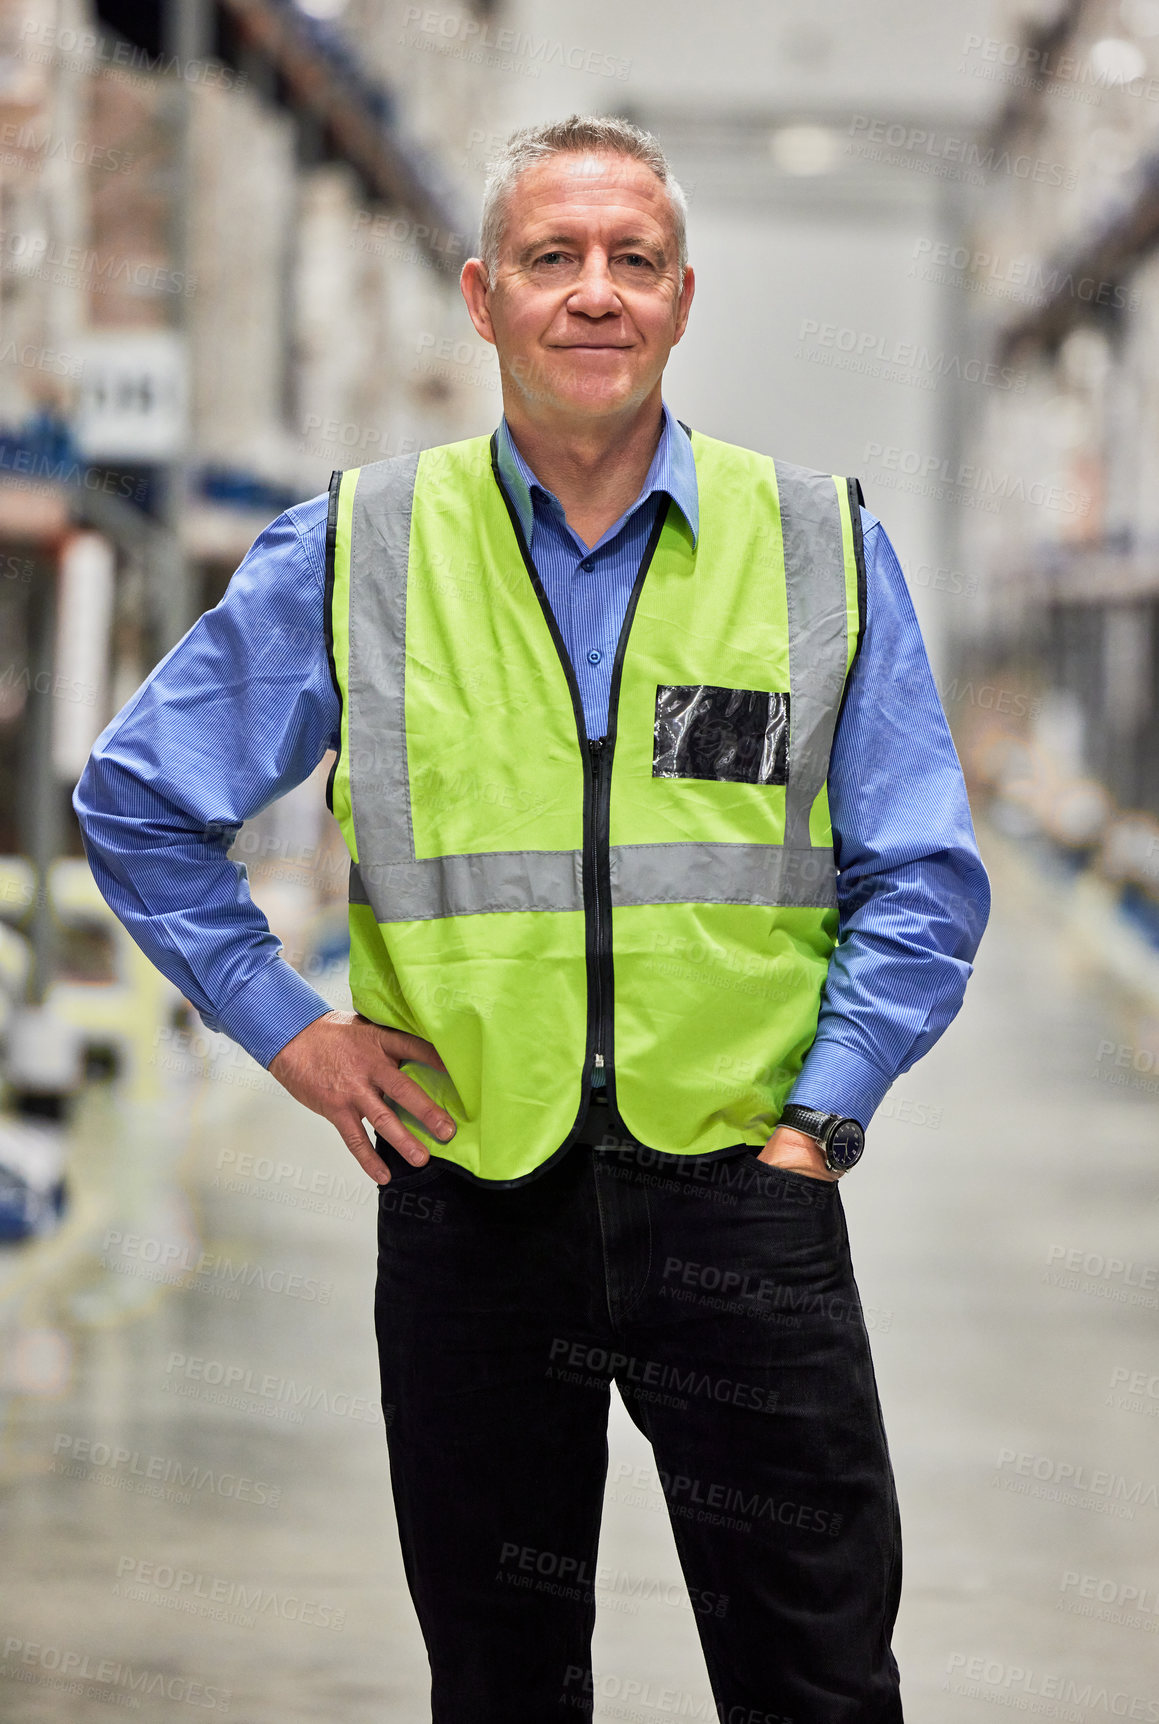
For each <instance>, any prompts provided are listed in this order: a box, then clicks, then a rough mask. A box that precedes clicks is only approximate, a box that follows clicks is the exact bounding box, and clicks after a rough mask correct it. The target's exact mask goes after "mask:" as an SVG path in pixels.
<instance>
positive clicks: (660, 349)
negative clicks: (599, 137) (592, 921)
mask: <svg viewBox="0 0 1159 1724" xmlns="http://www.w3.org/2000/svg"><path fill="white" fill-rule="evenodd" d="M462 287H463V296H464V298H465V299H466V301H467V306H468V309H469V310H470V312H471V319H472V321H473V323H474V325H475V327H476V329H477V330H478V331H479V333H480V335H482V336H483V337H484V339H485V340H488V341H492V342H494V344H495V347H496V348H497V350H498V354H499V366H500V370H501V372H502V374H503V383H504V391H505V394H506V393H507V392H508V391H513V392H514V393H515V394H516V395H517V396H518V397H519V398H521V399H522V401H523V402H524V403H525V404H526V405H527V407H528V408H529V409H530V410H531V411H532V413H533V414H536V416H539V415H540V414H542V412H543V409H544V408H547V409H548V410H549V412H553V416H554V415H558V414H562V415H563V416H564V417H566V418H569V419H573V420H574V419H577V418H578V419H593V420H595V419H599V418H601V417H605V416H608V415H615V414H618V413H621V412H624V411H625V410H629V411H630V410H631V408H633V407H634V406H637V405H639V404H640V403H642V402H643V401H645V400H647V398H648V396H649V395H650V394H651V393H652V391H653V390H654V389H655V388H656V386H657V384H658V383H659V380H660V377H661V374H662V373H663V370H664V366H665V364H666V363H667V360H668V355H669V353H670V352H671V350H672V348H673V346H674V345H675V343H676V342H677V341H679V340H680V337H681V336H682V335H683V333H684V327H685V324H686V322H687V320H688V308H689V306H690V304H691V302H692V291H693V278H692V271H691V270H690V269H689V270H686V271H685V272H684V280H683V281H681V278H680V272H679V268H678V264H677V252H676V235H675V231H674V226H673V220H672V206H671V204H670V202H669V199H668V195H667V193H666V192H665V190H664V188H663V186H662V185H661V184H660V181H659V180H658V179H657V178H656V176H655V174H654V173H653V172H652V171H651V169H650V168H648V167H646V166H645V165H644V163H643V162H637V161H634V160H633V159H632V158H631V157H627V156H617V155H609V154H604V153H601V154H598V155H582V154H579V153H574V154H565V155H555V156H549V157H547V159H546V160H544V161H542V162H537V163H536V164H535V165H534V166H533V167H531V168H528V169H527V170H526V171H525V172H524V173H523V174H522V175H521V176H520V178H519V180H518V181H517V182H516V185H515V187H514V189H513V191H512V192H511V194H510V195H509V197H508V202H507V212H506V225H505V230H504V235H503V242H502V246H501V250H500V256H499V263H498V267H497V269H496V270H495V272H494V276H493V278H492V279H491V280H490V281H489V282H488V280H487V277H486V274H485V272H484V271H483V268H482V266H481V265H480V264H478V262H477V261H476V260H473V261H472V262H471V263H468V264H467V266H466V268H465V269H464V271H463V282H462ZM537 410H538V411H537Z"/></svg>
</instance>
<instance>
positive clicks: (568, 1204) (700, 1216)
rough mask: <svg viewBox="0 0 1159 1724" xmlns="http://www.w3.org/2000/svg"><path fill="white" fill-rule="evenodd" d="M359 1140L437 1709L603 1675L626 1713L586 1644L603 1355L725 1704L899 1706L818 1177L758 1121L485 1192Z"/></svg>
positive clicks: (573, 1712) (848, 1715) (544, 1703)
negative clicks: (762, 1156)
mask: <svg viewBox="0 0 1159 1724" xmlns="http://www.w3.org/2000/svg"><path fill="white" fill-rule="evenodd" d="M377 1148H378V1152H379V1154H380V1155H382V1156H383V1158H384V1160H386V1162H387V1164H388V1165H389V1166H390V1168H391V1171H392V1174H393V1175H394V1177H393V1178H392V1180H391V1183H390V1184H389V1185H387V1186H384V1187H383V1188H382V1190H381V1192H380V1198H379V1259H378V1286H377V1294H376V1301H375V1322H376V1328H377V1334H378V1344H379V1355H380V1361H381V1370H382V1396H383V1408H384V1412H385V1415H386V1422H387V1440H388V1446H389V1455H390V1473H391V1484H392V1489H393V1493H394V1501H395V1507H396V1510H397V1515H398V1525H399V1532H400V1536H401V1542H402V1553H403V1560H404V1564H405V1568H406V1575H407V1581H408V1583H409V1586H410V1591H411V1596H412V1598H413V1600H414V1604H415V1608H416V1610H417V1612H418V1617H419V1622H420V1625H421V1628H422V1633H423V1637H424V1640H425V1642H426V1646H427V1651H428V1653H429V1656H430V1662H431V1670H432V1676H433V1683H432V1718H433V1720H434V1724H549V1721H551V1720H564V1719H566V1720H569V1721H574V1720H583V1719H590V1718H591V1716H592V1707H593V1702H594V1698H595V1697H596V1696H597V1695H600V1696H604V1697H606V1698H608V1699H609V1700H611V1699H613V1697H618V1698H620V1699H622V1698H623V1697H624V1696H625V1695H633V1694H635V1695H636V1697H637V1700H638V1701H639V1703H640V1704H641V1706H642V1707H643V1715H645V1716H646V1715H647V1712H648V1710H649V1708H648V1706H647V1704H646V1696H643V1695H641V1694H640V1691H639V1690H638V1689H633V1688H632V1687H630V1686H625V1684H626V1683H628V1682H629V1680H630V1678H631V1677H632V1675H633V1673H632V1672H631V1671H622V1672H615V1673H604V1672H601V1673H598V1674H597V1675H596V1676H595V1677H593V1673H592V1667H591V1634H592V1626H593V1622H594V1619H595V1609H596V1594H595V1582H596V1575H597V1544H598V1539H599V1529H600V1515H601V1510H602V1505H603V1496H604V1488H605V1478H606V1474H607V1462H608V1448H607V1418H608V1404H609V1384H610V1383H611V1381H612V1380H613V1379H614V1380H615V1382H616V1384H617V1386H618V1388H619V1391H620V1394H621V1395H622V1397H623V1400H624V1402H625V1404H626V1406H627V1408H628V1411H629V1413H630V1414H631V1416H632V1418H633V1419H634V1420H635V1422H636V1424H637V1425H638V1426H639V1428H640V1429H641V1430H642V1431H643V1433H644V1435H645V1436H646V1437H647V1438H648V1440H649V1442H650V1443H651V1445H652V1450H653V1454H654V1457H655V1462H656V1467H655V1471H654V1473H653V1472H652V1469H646V1472H647V1474H648V1476H645V1477H637V1476H636V1475H637V1473H639V1472H640V1471H641V1469H637V1468H633V1470H632V1472H633V1476H632V1477H631V1478H630V1479H628V1480H623V1479H615V1480H613V1485H614V1488H615V1489H616V1490H617V1492H618V1493H619V1492H621V1491H624V1492H628V1493H638V1497H637V1500H639V1501H641V1502H644V1501H649V1500H650V1501H651V1502H652V1503H653V1504H658V1503H659V1502H660V1501H661V1497H660V1494H659V1493H660V1492H661V1491H662V1492H663V1501H664V1502H665V1503H666V1506H667V1512H668V1514H669V1516H670V1519H671V1524H672V1530H673V1532H674V1534H675V1539H676V1546H677V1550H678V1552H679V1557H680V1563H681V1566H682V1569H683V1573H684V1579H685V1582H686V1584H687V1587H688V1592H689V1596H690V1599H691V1602H692V1608H693V1611H694V1613H695V1621H696V1626H697V1629H698V1631H699V1635H700V1641H701V1645H702V1647H703V1650H704V1657H705V1660H706V1663H707V1667H708V1674H709V1680H710V1682H711V1684H712V1691H713V1695H714V1698H715V1701H716V1706H717V1714H718V1717H719V1719H720V1720H721V1724H782V1721H783V1720H792V1724H899V1721H900V1720H901V1718H902V1711H901V1701H900V1697H899V1693H898V1674H897V1665H896V1663H895V1661H894V1658H893V1655H892V1653H891V1651H890V1637H891V1634H892V1630H893V1624H894V1618H895V1616H896V1614H897V1607H898V1599H899V1594H900V1588H901V1533H900V1523H899V1517H898V1509H897V1499H896V1495H895V1492H894V1481H893V1473H892V1469H891V1466H890V1460H889V1453H888V1449H887V1446H886V1438H885V1432H884V1428H883V1425H882V1419H881V1409H880V1405H879V1402H878V1397H877V1388H876V1384H875V1381H874V1374H873V1365H872V1361H871V1358H870V1350H869V1341H868V1337H867V1334H866V1330H865V1324H864V1319H863V1316H862V1311H861V1304H860V1300H859V1298H858V1293H857V1287H856V1284H855V1282H854V1279H853V1272H852V1268H851V1264H850V1258H849V1242H848V1234H847V1231H846V1226H845V1216H844V1211H843V1209H842V1205H841V1199H840V1196H839V1194H838V1188H837V1186H836V1184H831V1183H828V1182H826V1181H824V1180H819V1179H813V1178H811V1177H810V1176H809V1175H807V1174H800V1173H781V1172H778V1171H777V1170H775V1169H772V1168H769V1167H768V1166H767V1164H765V1163H763V1162H760V1161H759V1160H758V1159H757V1151H756V1150H755V1149H754V1150H745V1149H744V1148H741V1149H738V1151H737V1152H736V1153H729V1154H728V1155H726V1156H725V1157H723V1158H720V1159H716V1158H708V1159H706V1158H703V1157H679V1156H664V1155H660V1154H658V1153H656V1152H654V1151H651V1150H647V1149H643V1148H641V1147H638V1146H637V1147H636V1148H634V1149H633V1148H622V1149H617V1150H605V1149H594V1148H591V1147H587V1146H583V1145H579V1144H576V1145H573V1147H572V1148H571V1149H570V1150H569V1151H568V1152H567V1154H566V1155H565V1156H564V1157H563V1158H562V1160H561V1161H560V1162H559V1163H557V1164H556V1165H555V1166H554V1167H552V1168H551V1169H549V1170H548V1171H547V1172H546V1173H545V1174H542V1175H541V1176H539V1177H538V1178H536V1179H533V1180H532V1181H530V1182H529V1183H528V1184H526V1185H524V1186H520V1187H511V1188H507V1189H500V1190H488V1189H487V1188H486V1187H483V1186H480V1185H478V1184H472V1183H470V1182H469V1181H467V1180H465V1179H464V1178H463V1177H462V1176H461V1175H459V1174H456V1173H455V1172H454V1171H452V1170H451V1169H450V1168H449V1167H448V1165H447V1164H446V1163H445V1162H440V1161H439V1160H437V1159H432V1160H431V1161H430V1162H429V1163H428V1164H427V1165H426V1166H425V1167H423V1168H421V1169H414V1168H412V1167H411V1166H410V1164H409V1163H407V1162H404V1161H403V1160H402V1158H401V1157H400V1156H399V1155H398V1154H397V1152H396V1151H394V1150H393V1149H392V1148H391V1147H390V1146H389V1145H388V1144H386V1143H384V1141H383V1140H382V1139H379V1140H378V1144H377ZM629 1500H632V1499H631V1496H629ZM652 1704H653V1705H656V1704H657V1697H653V1702H652ZM667 1704H668V1706H669V1709H670V1708H671V1704H672V1702H671V1699H670V1698H669V1700H668V1702H667ZM662 1711H663V1706H661V1707H660V1710H658V1711H657V1716H658V1717H659V1716H661V1715H662ZM697 1715H699V1714H697Z"/></svg>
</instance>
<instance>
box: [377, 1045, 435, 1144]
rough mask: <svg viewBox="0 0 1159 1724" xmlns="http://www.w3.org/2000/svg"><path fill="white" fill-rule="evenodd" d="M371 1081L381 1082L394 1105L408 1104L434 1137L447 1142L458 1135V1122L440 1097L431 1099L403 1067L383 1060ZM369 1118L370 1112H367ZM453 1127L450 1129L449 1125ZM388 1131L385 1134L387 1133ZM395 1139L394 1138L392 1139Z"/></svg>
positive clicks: (384, 1092)
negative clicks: (456, 1127)
mask: <svg viewBox="0 0 1159 1724" xmlns="http://www.w3.org/2000/svg"><path fill="white" fill-rule="evenodd" d="M371 1081H372V1082H373V1083H375V1084H377V1085H378V1087H379V1089H380V1090H382V1092H383V1094H384V1095H386V1096H389V1098H390V1100H391V1102H392V1104H393V1105H394V1106H395V1107H405V1108H406V1111H407V1112H408V1113H413V1114H414V1116H415V1118H416V1119H417V1120H418V1121H419V1123H420V1125H424V1126H425V1127H426V1129H427V1130H428V1131H429V1132H430V1133H431V1135H432V1136H433V1137H437V1138H439V1139H440V1141H441V1142H443V1143H447V1142H448V1141H449V1140H450V1139H451V1138H452V1137H453V1136H454V1135H455V1122H454V1120H453V1119H452V1118H451V1116H450V1114H449V1113H447V1111H446V1109H445V1108H441V1107H440V1106H439V1104H438V1102H437V1101H432V1100H431V1098H430V1096H429V1095H428V1094H427V1092H426V1090H425V1089H423V1087H422V1085H421V1084H417V1083H416V1082H415V1080H414V1078H412V1077H408V1075H407V1073H406V1072H404V1071H399V1069H398V1067H397V1066H395V1065H391V1064H390V1063H389V1061H386V1060H384V1061H383V1064H382V1066H381V1067H380V1069H379V1070H378V1071H376V1072H374V1073H373V1075H372V1078H371ZM366 1117H367V1118H368V1119H369V1118H370V1115H369V1114H367V1116H366ZM448 1126H449V1127H450V1130H449V1131H448V1130H447V1127H448ZM385 1135H386V1134H385V1132H384V1133H383V1136H385ZM392 1141H393V1139H392Z"/></svg>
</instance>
